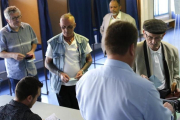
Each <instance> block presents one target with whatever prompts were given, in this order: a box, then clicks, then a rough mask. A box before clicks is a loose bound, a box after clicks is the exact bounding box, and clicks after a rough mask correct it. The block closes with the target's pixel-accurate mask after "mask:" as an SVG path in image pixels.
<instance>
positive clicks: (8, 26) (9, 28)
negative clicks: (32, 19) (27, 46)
mask: <svg viewBox="0 0 180 120" xmlns="http://www.w3.org/2000/svg"><path fill="white" fill-rule="evenodd" d="M20 28H24V25H23V24H22V23H21V26H20ZM7 29H8V31H9V32H14V30H12V29H11V27H10V25H9V24H7Z"/></svg>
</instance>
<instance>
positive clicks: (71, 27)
mask: <svg viewBox="0 0 180 120" xmlns="http://www.w3.org/2000/svg"><path fill="white" fill-rule="evenodd" d="M73 27H74V26H72V25H69V26H61V29H63V30H64V29H69V30H71V29H73Z"/></svg>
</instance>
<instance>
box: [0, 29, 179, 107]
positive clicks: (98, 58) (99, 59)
mask: <svg viewBox="0 0 180 120" xmlns="http://www.w3.org/2000/svg"><path fill="white" fill-rule="evenodd" d="M174 36H175V37H174ZM179 37H180V30H178V31H176V32H175V34H174V30H173V29H170V30H168V32H167V33H166V35H165V37H164V39H163V40H164V41H166V42H169V43H170V44H172V45H174V46H176V47H177V48H179V53H180V40H179ZM142 40H143V38H142ZM94 56H95V62H94ZM92 57H93V63H96V64H92V65H91V66H90V68H89V69H95V68H98V67H100V66H102V65H103V64H104V62H105V60H106V57H104V55H103V53H102V50H101V49H98V50H96V52H95V55H94V53H92ZM38 74H39V79H40V81H42V82H43V84H44V86H43V88H42V93H45V94H46V93H47V90H46V82H45V77H44V73H43V69H40V70H38ZM47 83H48V91H49V94H48V95H45V94H42V102H44V103H49V104H54V105H58V102H57V98H56V95H55V93H53V92H52V90H51V89H50V84H49V80H47ZM6 94H9V87H8V84H7V81H5V82H3V83H2V85H1V91H0V95H6ZM13 95H14V94H13Z"/></svg>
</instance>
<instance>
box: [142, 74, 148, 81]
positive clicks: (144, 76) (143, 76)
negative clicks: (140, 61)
mask: <svg viewBox="0 0 180 120" xmlns="http://www.w3.org/2000/svg"><path fill="white" fill-rule="evenodd" d="M141 77H142V78H146V79H147V80H149V78H148V77H147V76H146V75H143V74H142V75H141Z"/></svg>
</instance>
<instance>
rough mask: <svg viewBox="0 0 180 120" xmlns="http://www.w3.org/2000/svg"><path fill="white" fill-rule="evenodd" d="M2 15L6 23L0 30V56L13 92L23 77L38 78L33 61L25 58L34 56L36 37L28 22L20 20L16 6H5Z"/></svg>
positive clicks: (19, 13) (20, 16)
mask: <svg viewBox="0 0 180 120" xmlns="http://www.w3.org/2000/svg"><path fill="white" fill-rule="evenodd" d="M4 16H5V19H6V21H7V23H8V24H7V25H6V26H5V27H3V28H2V29H1V30H0V57H1V58H4V60H5V66H6V71H7V77H8V78H9V79H10V82H11V85H12V90H13V92H15V87H16V84H17V83H18V82H19V81H20V79H22V78H23V77H25V76H34V77H36V78H37V79H38V76H37V70H36V66H35V64H34V62H28V60H27V59H25V58H26V56H27V57H31V56H33V57H32V59H34V58H35V55H34V51H35V50H36V46H37V37H36V35H35V33H34V31H33V29H32V28H31V26H30V25H29V24H27V23H24V22H21V18H22V15H21V11H20V10H19V9H18V8H17V7H16V6H10V7H7V8H6V9H5V10H4ZM38 101H41V97H39V98H38Z"/></svg>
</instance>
